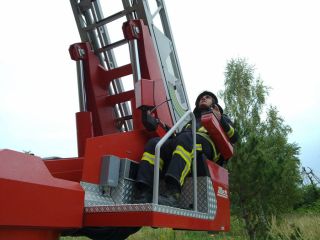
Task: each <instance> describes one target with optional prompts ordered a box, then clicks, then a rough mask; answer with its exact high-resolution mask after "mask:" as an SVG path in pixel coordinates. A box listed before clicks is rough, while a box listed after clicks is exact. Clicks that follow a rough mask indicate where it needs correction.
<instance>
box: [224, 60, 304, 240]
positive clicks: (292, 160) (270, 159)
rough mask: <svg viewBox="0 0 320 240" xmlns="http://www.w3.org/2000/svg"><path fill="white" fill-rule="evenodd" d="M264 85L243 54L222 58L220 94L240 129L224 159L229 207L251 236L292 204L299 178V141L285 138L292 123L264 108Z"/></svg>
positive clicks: (258, 235)
mask: <svg viewBox="0 0 320 240" xmlns="http://www.w3.org/2000/svg"><path fill="white" fill-rule="evenodd" d="M268 91H269V88H267V87H266V86H264V84H263V81H262V80H261V79H260V78H255V76H254V68H253V66H250V65H249V64H248V63H247V62H246V60H245V59H231V60H230V61H229V62H228V63H227V67H226V72H225V90H224V91H223V92H221V93H220V95H221V96H222V98H223V100H224V102H225V103H226V109H225V110H226V112H227V113H228V115H230V116H231V117H232V118H233V119H234V121H235V126H236V128H237V129H238V131H239V141H238V142H237V144H236V146H235V149H236V153H235V156H234V157H233V158H232V160H231V161H230V162H229V164H228V168H229V170H230V192H231V200H232V210H233V212H234V213H235V214H237V215H238V216H240V217H241V218H243V219H244V222H245V226H246V230H247V233H248V235H249V236H250V239H264V236H266V231H267V230H268V222H269V221H270V219H271V216H272V215H278V214H280V213H282V212H285V211H287V210H288V209H290V208H291V207H292V206H293V204H294V199H295V198H296V194H297V191H298V184H299V181H300V174H299V159H298V158H297V155H298V153H299V147H298V146H297V145H296V144H290V143H288V134H289V133H290V132H291V128H290V127H289V126H287V125H285V124H284V120H283V119H282V118H281V117H279V115H278V112H277V110H276V108H275V107H272V106H271V107H269V109H267V110H265V109H266V103H265V101H266V96H267V95H268ZM262 116H265V117H264V118H263V117H262Z"/></svg>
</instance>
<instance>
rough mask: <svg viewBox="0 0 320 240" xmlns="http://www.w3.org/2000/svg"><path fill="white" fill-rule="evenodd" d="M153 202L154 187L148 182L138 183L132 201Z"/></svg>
mask: <svg viewBox="0 0 320 240" xmlns="http://www.w3.org/2000/svg"><path fill="white" fill-rule="evenodd" d="M151 202H152V189H151V187H149V186H148V185H146V184H143V183H138V184H137V187H136V191H135V194H134V197H133V201H132V203H134V204H139V203H151Z"/></svg>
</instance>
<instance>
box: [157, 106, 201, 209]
mask: <svg viewBox="0 0 320 240" xmlns="http://www.w3.org/2000/svg"><path fill="white" fill-rule="evenodd" d="M188 116H191V119H192V141H193V162H192V164H193V166H192V177H193V210H194V211H197V210H198V198H197V151H196V118H195V116H194V114H193V112H192V111H191V110H189V111H187V112H186V113H185V114H184V115H183V116H182V117H181V118H180V119H179V121H178V122H177V123H176V124H175V125H174V126H173V127H172V128H171V129H170V130H169V131H168V132H167V133H166V135H164V136H163V137H162V138H161V140H160V141H159V142H158V143H157V145H156V149H155V155H156V158H155V162H154V178H153V199H152V202H153V203H154V204H158V201H159V166H160V148H161V146H162V145H163V144H164V142H165V141H166V140H168V138H169V137H170V136H171V135H172V134H173V133H174V131H176V130H177V128H178V127H179V126H180V125H181V124H182V123H184V121H185V120H186V118H187V117H188Z"/></svg>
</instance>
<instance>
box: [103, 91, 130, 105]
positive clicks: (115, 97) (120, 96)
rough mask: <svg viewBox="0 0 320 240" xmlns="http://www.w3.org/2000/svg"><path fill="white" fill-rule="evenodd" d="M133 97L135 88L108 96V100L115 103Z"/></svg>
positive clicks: (108, 102)
mask: <svg viewBox="0 0 320 240" xmlns="http://www.w3.org/2000/svg"><path fill="white" fill-rule="evenodd" d="M132 98H134V90H130V91H127V92H122V93H118V94H115V95H111V96H107V97H106V102H107V104H108V105H115V104H117V103H123V102H127V101H130V100H131V99H132Z"/></svg>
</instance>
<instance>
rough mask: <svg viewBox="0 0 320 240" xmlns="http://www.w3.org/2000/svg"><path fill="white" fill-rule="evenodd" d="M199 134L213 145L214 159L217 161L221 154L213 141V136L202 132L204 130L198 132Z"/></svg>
mask: <svg viewBox="0 0 320 240" xmlns="http://www.w3.org/2000/svg"><path fill="white" fill-rule="evenodd" d="M197 134H198V135H200V136H202V137H204V138H205V139H206V140H207V141H208V142H209V143H210V144H211V146H212V149H213V159H212V160H214V161H217V160H218V159H219V155H218V154H217V150H216V147H215V145H214V143H213V141H212V140H211V138H210V137H209V136H208V135H207V134H205V133H202V132H197Z"/></svg>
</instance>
